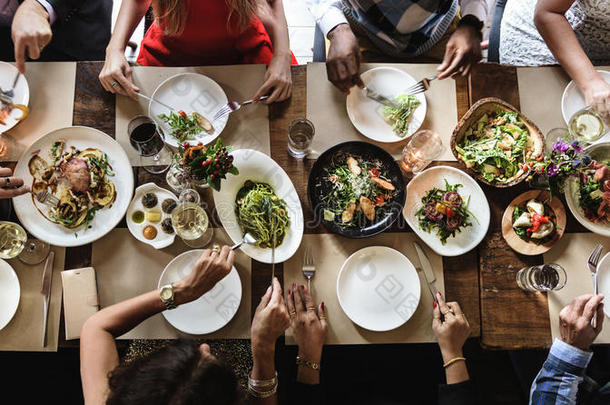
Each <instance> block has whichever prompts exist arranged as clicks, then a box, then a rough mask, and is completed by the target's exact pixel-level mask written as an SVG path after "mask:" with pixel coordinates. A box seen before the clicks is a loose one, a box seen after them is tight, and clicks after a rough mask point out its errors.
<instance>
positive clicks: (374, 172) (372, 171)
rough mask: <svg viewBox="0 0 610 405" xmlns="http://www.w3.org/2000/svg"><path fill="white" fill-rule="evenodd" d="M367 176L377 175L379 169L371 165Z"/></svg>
mask: <svg viewBox="0 0 610 405" xmlns="http://www.w3.org/2000/svg"><path fill="white" fill-rule="evenodd" d="M369 176H371V177H379V169H377V168H376V167H373V168H372V169H371V170H369Z"/></svg>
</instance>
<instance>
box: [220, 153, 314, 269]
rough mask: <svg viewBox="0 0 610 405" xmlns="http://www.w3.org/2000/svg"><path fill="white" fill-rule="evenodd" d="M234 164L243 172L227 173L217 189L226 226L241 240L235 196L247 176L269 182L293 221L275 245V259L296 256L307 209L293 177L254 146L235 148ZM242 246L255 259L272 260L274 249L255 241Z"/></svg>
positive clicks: (221, 219) (233, 236)
mask: <svg viewBox="0 0 610 405" xmlns="http://www.w3.org/2000/svg"><path fill="white" fill-rule="evenodd" d="M231 155H233V158H234V161H233V165H234V166H235V167H237V169H238V170H239V175H237V176H233V175H231V174H229V175H227V179H226V180H223V181H222V183H221V190H220V191H216V190H214V204H215V206H216V211H217V213H218V217H219V218H220V222H221V223H222V226H223V227H224V228H225V231H227V234H228V235H229V237H230V238H231V240H232V241H233V242H234V243H238V242H241V240H242V239H243V235H244V234H243V232H242V230H241V227H240V226H239V223H238V222H237V216H236V215H235V197H236V196H237V193H238V192H239V190H240V189H241V188H242V187H243V185H244V183H245V182H246V181H247V180H251V181H253V182H262V183H267V184H269V185H270V186H271V187H272V188H273V190H274V191H275V194H276V195H277V196H278V197H279V198H281V199H283V200H284V201H285V202H286V208H287V209H288V216H289V219H290V225H289V227H288V231H287V232H286V236H285V238H284V241H283V243H282V244H281V245H279V246H278V247H277V248H276V249H275V262H276V263H281V262H284V261H286V260H288V259H290V258H291V257H292V255H294V253H295V252H296V251H297V249H298V248H299V246H300V245H301V239H302V238H303V209H302V208H301V202H300V201H299V195H298V194H297V191H296V189H295V188H294V185H293V184H292V181H291V180H290V177H288V175H287V174H286V172H285V171H284V170H283V169H282V168H281V167H280V165H278V164H277V163H276V162H275V161H274V160H273V159H271V158H270V157H269V156H267V155H265V154H264V153H261V152H258V151H255V150H252V149H240V150H236V151H233V152H231ZM241 250H243V252H244V253H245V254H247V255H248V256H250V257H251V258H252V259H254V260H257V261H259V262H263V263H271V249H264V248H260V247H257V246H254V245H246V244H244V245H242V247H241Z"/></svg>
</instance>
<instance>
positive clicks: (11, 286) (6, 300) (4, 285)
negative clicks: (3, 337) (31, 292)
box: [0, 259, 21, 330]
mask: <svg viewBox="0 0 610 405" xmlns="http://www.w3.org/2000/svg"><path fill="white" fill-rule="evenodd" d="M20 296H21V287H20V286H19V279H18V278H17V274H15V270H13V268H12V267H11V265H10V264H8V263H7V262H5V261H4V260H2V259H0V330H2V329H4V327H5V326H6V325H8V323H9V322H10V321H11V319H13V316H15V312H17V307H18V306H19V298H20Z"/></svg>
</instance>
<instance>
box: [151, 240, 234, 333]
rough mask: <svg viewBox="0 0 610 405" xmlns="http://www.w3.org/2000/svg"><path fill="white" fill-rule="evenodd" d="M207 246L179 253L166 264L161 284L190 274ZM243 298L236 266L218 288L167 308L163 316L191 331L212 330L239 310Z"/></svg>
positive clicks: (181, 328) (177, 325)
mask: <svg viewBox="0 0 610 405" xmlns="http://www.w3.org/2000/svg"><path fill="white" fill-rule="evenodd" d="M202 252H203V249H196V250H189V251H188V252H184V253H182V254H180V255H178V256H176V257H175V258H174V259H173V260H172V261H171V262H169V263H168V264H167V266H165V269H164V270H163V273H161V277H160V278H159V285H158V287H162V286H164V285H167V284H170V283H174V282H176V281H178V280H181V279H182V278H184V277H186V276H187V275H188V274H189V273H190V272H191V271H192V269H193V267H194V266H195V263H197V259H199V256H201V253H202ZM240 302H241V280H240V278H239V274H237V270H236V269H235V267H233V269H232V270H231V271H230V272H229V274H228V275H227V276H225V278H223V279H222V280H220V281H219V282H218V283H216V285H215V286H214V288H212V289H211V290H210V291H208V292H207V293H205V294H203V295H202V296H201V297H199V298H198V299H196V300H195V301H191V302H189V303H188V304H182V305H180V306H179V307H178V308H175V309H170V310H166V311H163V316H164V317H165V319H167V321H168V322H169V323H170V324H171V325H172V326H173V327H174V328H176V329H178V330H180V331H182V332H184V333H189V334H191V335H204V334H207V333H212V332H215V331H217V330H219V329H220V328H222V327H223V326H225V325H226V324H228V323H229V322H230V321H231V319H233V316H234V315H235V314H236V313H237V309H238V308H239V304H240Z"/></svg>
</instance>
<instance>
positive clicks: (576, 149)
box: [572, 141, 582, 153]
mask: <svg viewBox="0 0 610 405" xmlns="http://www.w3.org/2000/svg"><path fill="white" fill-rule="evenodd" d="M572 149H574V152H576V153H582V148H581V147H580V146H579V144H578V141H573V142H572Z"/></svg>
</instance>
